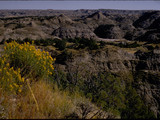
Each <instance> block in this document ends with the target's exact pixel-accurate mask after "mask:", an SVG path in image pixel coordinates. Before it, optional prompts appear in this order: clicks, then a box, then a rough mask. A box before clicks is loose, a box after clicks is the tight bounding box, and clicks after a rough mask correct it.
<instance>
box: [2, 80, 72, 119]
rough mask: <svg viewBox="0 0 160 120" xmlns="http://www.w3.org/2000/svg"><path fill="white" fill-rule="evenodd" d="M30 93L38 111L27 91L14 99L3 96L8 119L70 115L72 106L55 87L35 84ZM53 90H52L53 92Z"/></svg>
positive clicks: (41, 83)
mask: <svg viewBox="0 0 160 120" xmlns="http://www.w3.org/2000/svg"><path fill="white" fill-rule="evenodd" d="M31 88H32V91H33V93H34V95H35V97H36V100H37V102H38V106H39V111H38V110H37V107H36V104H35V101H34V99H33V97H32V95H31V93H30V91H29V90H28V91H27V92H26V93H25V94H24V93H23V94H24V95H21V96H18V97H16V98H15V97H14V98H13V96H5V98H6V99H5V101H6V102H5V103H4V106H5V108H6V111H7V118H9V119H35V118H36V119H48V118H52V119H59V118H65V116H67V115H69V114H71V113H72V112H73V110H74V104H73V102H72V100H71V98H70V97H69V96H68V93H67V92H61V91H59V89H58V88H57V87H56V86H51V85H48V84H46V83H45V82H42V81H40V82H36V83H34V84H33V85H32V87H31ZM53 88H54V90H53Z"/></svg>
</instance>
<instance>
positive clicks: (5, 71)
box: [0, 58, 24, 93]
mask: <svg viewBox="0 0 160 120" xmlns="http://www.w3.org/2000/svg"><path fill="white" fill-rule="evenodd" d="M4 60H5V59H2V58H0V78H1V80H0V86H1V88H3V89H5V90H10V91H12V92H14V93H19V92H21V91H22V85H23V83H24V78H23V77H21V74H20V69H18V70H14V69H13V67H12V68H10V67H9V63H6V62H5V61H4Z"/></svg>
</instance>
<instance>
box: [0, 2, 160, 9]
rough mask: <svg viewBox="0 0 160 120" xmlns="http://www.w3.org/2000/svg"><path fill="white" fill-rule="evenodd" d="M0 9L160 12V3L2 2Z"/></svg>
mask: <svg viewBox="0 0 160 120" xmlns="http://www.w3.org/2000/svg"><path fill="white" fill-rule="evenodd" d="M0 9H67V10H68V9H70V10H76V9H123V10H160V1H145V0H142V1H0Z"/></svg>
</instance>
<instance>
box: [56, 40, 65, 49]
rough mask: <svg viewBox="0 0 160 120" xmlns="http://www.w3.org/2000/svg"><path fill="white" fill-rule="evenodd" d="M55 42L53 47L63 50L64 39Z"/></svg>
mask: <svg viewBox="0 0 160 120" xmlns="http://www.w3.org/2000/svg"><path fill="white" fill-rule="evenodd" d="M55 43H56V45H55V47H57V48H58V49H59V50H64V49H65V48H66V40H56V41H55Z"/></svg>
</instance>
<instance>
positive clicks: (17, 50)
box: [0, 38, 155, 119]
mask: <svg viewBox="0 0 160 120" xmlns="http://www.w3.org/2000/svg"><path fill="white" fill-rule="evenodd" d="M17 41H18V40H17ZM24 41H25V42H23V41H18V43H17V42H15V41H12V40H10V41H9V40H8V41H7V42H8V43H7V42H6V43H5V45H4V51H3V53H1V58H0V77H1V82H0V102H1V106H0V109H1V112H0V117H1V118H17V119H18V118H22V119H24V118H25V119H27V118H29V119H31V118H87V117H88V116H87V115H88V113H92V115H90V117H88V118H102V116H99V114H98V113H100V112H101V111H106V113H104V114H107V115H108V116H107V117H106V118H116V117H117V118H120V117H121V118H132V119H133V118H134V119H136V118H148V119H150V118H155V116H154V114H153V113H152V112H151V111H150V109H149V108H148V107H149V106H146V105H145V104H144V103H143V101H142V99H141V97H140V96H139V95H138V94H137V92H136V90H135V88H134V85H135V83H134V82H133V81H135V80H138V79H139V78H140V77H138V78H136V77H135V76H134V74H131V73H127V74H122V73H119V74H114V73H109V72H106V71H105V72H99V73H96V74H90V73H89V72H88V71H85V75H82V74H80V73H79V71H78V72H77V71H74V72H73V71H72V72H68V73H65V72H63V71H61V70H58V69H56V68H55V69H56V70H55V69H54V67H53V64H54V61H55V59H54V58H52V57H51V56H50V54H49V53H48V52H45V51H42V50H40V49H36V47H35V46H34V44H36V45H38V46H40V45H41V46H47V45H53V46H54V47H57V49H58V50H60V51H62V53H65V49H66V47H68V48H72V49H73V48H74V49H85V47H87V49H89V50H95V49H100V48H103V47H104V46H105V45H106V43H104V42H99V43H98V42H96V41H94V40H91V41H89V40H86V39H78V38H77V39H74V40H73V39H68V40H62V41H60V40H54V41H52V40H46V41H47V42H48V43H46V41H44V40H37V41H35V42H34V43H33V42H32V41H31V40H29V39H26V40H24ZM67 43H74V44H71V45H69V46H67ZM136 44H138V43H133V44H131V45H130V46H132V47H133V46H134V45H135V47H138V46H139V45H136ZM123 47H124V46H123ZM66 56H68V55H66ZM135 74H136V73H135ZM84 76H85V77H84ZM91 102H92V103H94V104H95V105H96V106H97V107H95V105H93V104H92V103H91ZM77 108H78V109H77ZM87 110H88V111H89V112H86V111H87ZM96 110H97V112H96V114H94V112H93V111H96ZM75 111H78V112H77V113H79V111H82V112H80V113H81V114H80V115H79V114H77V113H76V112H75Z"/></svg>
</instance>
